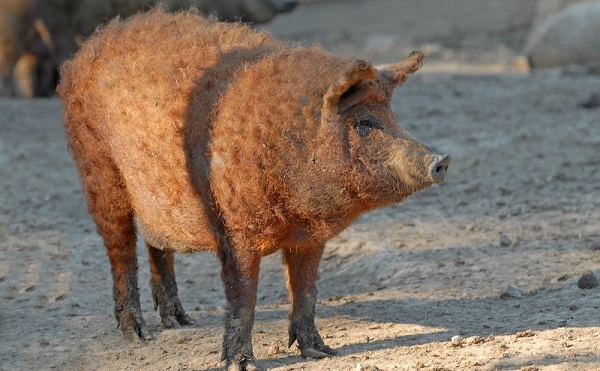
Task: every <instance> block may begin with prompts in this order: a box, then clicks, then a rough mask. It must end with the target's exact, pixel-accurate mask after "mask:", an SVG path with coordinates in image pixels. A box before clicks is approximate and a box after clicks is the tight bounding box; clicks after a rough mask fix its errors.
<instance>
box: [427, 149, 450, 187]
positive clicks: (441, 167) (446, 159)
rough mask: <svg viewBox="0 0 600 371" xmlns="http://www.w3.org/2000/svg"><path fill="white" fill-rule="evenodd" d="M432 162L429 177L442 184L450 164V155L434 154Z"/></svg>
mask: <svg viewBox="0 0 600 371" xmlns="http://www.w3.org/2000/svg"><path fill="white" fill-rule="evenodd" d="M431 157H432V160H433V161H432V162H431V165H429V177H430V178H431V180H432V181H433V183H435V184H442V183H444V180H446V174H447V173H448V165H450V160H451V157H450V155H432V156H431Z"/></svg>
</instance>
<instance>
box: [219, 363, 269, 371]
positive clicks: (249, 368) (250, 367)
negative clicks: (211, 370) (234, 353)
mask: <svg viewBox="0 0 600 371" xmlns="http://www.w3.org/2000/svg"><path fill="white" fill-rule="evenodd" d="M225 369H226V370H227V371H262V370H263V369H262V368H258V367H256V366H255V365H254V362H249V361H242V362H228V363H227V366H225Z"/></svg>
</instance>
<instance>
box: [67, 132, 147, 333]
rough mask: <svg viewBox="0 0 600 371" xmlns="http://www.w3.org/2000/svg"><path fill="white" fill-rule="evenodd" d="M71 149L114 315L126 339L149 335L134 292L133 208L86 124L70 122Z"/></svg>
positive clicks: (112, 165)
mask: <svg viewBox="0 0 600 371" xmlns="http://www.w3.org/2000/svg"><path fill="white" fill-rule="evenodd" d="M71 128H73V129H72V130H71V132H70V135H69V142H70V145H71V148H72V150H73V153H74V157H75V160H76V162H77V166H78V168H79V172H80V174H81V178H82V183H83V188H84V190H85V194H86V198H87V202H88V207H89V210H90V214H91V215H92V218H93V219H94V222H95V223H96V227H97V229H98V233H99V234H100V236H101V237H102V239H103V240H104V245H105V247H106V253H107V255H108V259H109V261H110V266H111V271H112V276H113V294H114V300H115V317H116V318H117V322H118V323H119V326H120V327H121V330H122V331H123V335H124V336H125V338H126V339H129V340H136V339H138V338H140V339H151V338H152V336H151V335H150V333H149V332H148V329H147V327H146V323H145V322H144V318H143V317H142V310H141V308H140V298H139V293H138V279H137V267H138V264H137V256H136V253H135V245H136V234H135V227H134V223H133V210H132V208H131V204H130V202H129V197H128V194H127V191H126V190H125V187H124V185H123V182H122V179H121V175H120V173H119V171H118V169H117V168H116V166H115V165H114V163H113V161H112V159H111V158H110V157H109V156H108V155H107V154H106V152H105V150H104V148H105V146H103V145H100V144H99V143H98V141H97V140H96V137H95V135H94V134H93V133H92V132H91V130H89V128H88V127H87V126H86V125H85V124H83V123H81V124H79V123H78V124H77V125H72V126H71Z"/></svg>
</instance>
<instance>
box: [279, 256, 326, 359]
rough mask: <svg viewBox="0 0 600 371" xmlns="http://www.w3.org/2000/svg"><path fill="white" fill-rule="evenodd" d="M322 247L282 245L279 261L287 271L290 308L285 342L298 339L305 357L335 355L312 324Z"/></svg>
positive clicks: (290, 343) (290, 344)
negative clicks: (302, 247)
mask: <svg viewBox="0 0 600 371" xmlns="http://www.w3.org/2000/svg"><path fill="white" fill-rule="evenodd" d="M322 254H323V247H322V246H321V247H318V248H315V249H313V250H310V251H308V252H307V251H295V250H292V249H286V250H284V253H283V262H284V265H285V270H286V275H287V285H288V290H289V292H290V300H291V302H292V308H291V310H290V315H289V317H290V325H289V344H288V346H292V344H294V341H298V347H299V348H300V351H301V352H302V356H304V357H309V358H325V357H328V356H330V355H335V354H336V351H335V350H334V349H332V348H330V347H328V346H327V345H325V343H324V342H323V339H322V338H321V335H319V331H318V330H317V326H316V325H315V304H316V302H317V288H316V285H315V282H316V281H317V278H318V268H319V261H320V260H321V255H322Z"/></svg>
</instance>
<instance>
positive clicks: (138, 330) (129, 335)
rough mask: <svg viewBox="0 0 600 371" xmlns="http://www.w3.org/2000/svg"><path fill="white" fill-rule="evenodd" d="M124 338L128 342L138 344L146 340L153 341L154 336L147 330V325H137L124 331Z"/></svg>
mask: <svg viewBox="0 0 600 371" xmlns="http://www.w3.org/2000/svg"><path fill="white" fill-rule="evenodd" d="M123 337H124V338H125V340H127V341H131V342H137V341H144V340H152V339H153V338H152V335H151V334H150V332H149V331H148V329H147V328H146V325H136V326H134V327H128V328H124V329H123Z"/></svg>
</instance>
